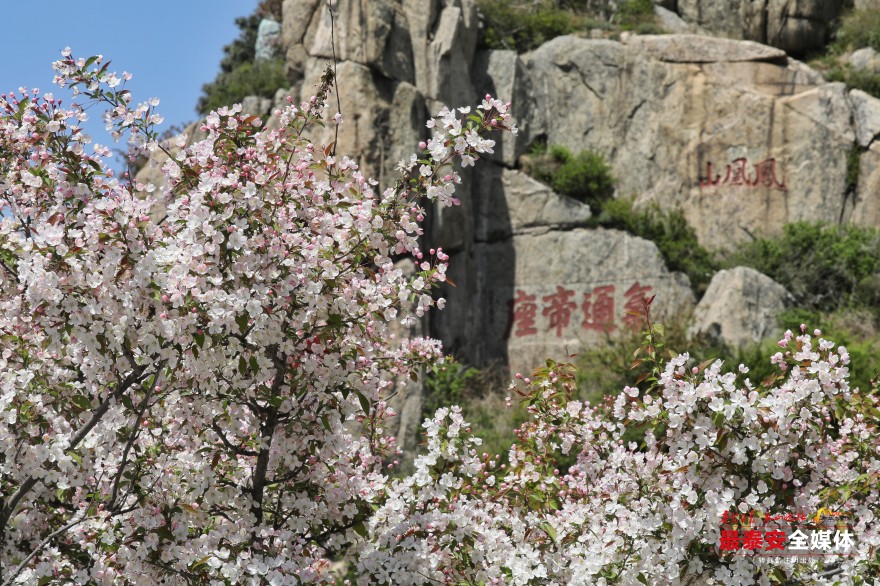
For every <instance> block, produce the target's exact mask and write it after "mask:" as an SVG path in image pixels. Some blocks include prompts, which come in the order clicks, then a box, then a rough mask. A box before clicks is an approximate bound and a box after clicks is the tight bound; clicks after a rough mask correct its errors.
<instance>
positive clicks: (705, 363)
mask: <svg viewBox="0 0 880 586" xmlns="http://www.w3.org/2000/svg"><path fill="white" fill-rule="evenodd" d="M713 362H715V359H714V358H710V359H708V360H704V361H702V362H701V363H699V364H698V365H697V371H698V372H703V371H704V370H705V369H706V367H707V366H709V365H710V364H712V363H713Z"/></svg>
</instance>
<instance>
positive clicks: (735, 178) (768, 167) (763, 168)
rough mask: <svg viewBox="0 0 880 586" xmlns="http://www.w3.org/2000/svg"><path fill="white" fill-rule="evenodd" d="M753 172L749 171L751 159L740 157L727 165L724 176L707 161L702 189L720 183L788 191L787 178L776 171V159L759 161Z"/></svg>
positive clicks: (701, 182)
mask: <svg viewBox="0 0 880 586" xmlns="http://www.w3.org/2000/svg"><path fill="white" fill-rule="evenodd" d="M752 171H753V173H749V161H748V159H746V158H743V157H740V158H738V159H734V160H733V161H732V162H731V163H730V164H729V165H727V171H726V173H725V175H724V178H723V179H722V178H721V174H720V173H715V172H714V169H713V165H712V162H711V161H708V162H707V163H706V176H705V177H702V178H700V189H705V188H710V187H718V186H719V185H730V186H742V187H753V188H759V187H763V188H768V189H778V190H780V191H788V186H787V185H786V184H785V179H784V178H783V179H780V178H779V177H778V176H777V173H776V159H774V158H772V157H771V158H769V159H764V160H763V161H761V162H759V163H754V164H752Z"/></svg>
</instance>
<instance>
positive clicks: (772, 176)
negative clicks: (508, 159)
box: [520, 35, 880, 249]
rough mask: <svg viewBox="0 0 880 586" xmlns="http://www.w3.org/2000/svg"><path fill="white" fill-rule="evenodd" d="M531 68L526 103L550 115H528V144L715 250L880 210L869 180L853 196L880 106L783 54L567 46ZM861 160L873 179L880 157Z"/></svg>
mask: <svg viewBox="0 0 880 586" xmlns="http://www.w3.org/2000/svg"><path fill="white" fill-rule="evenodd" d="M522 59H523V62H524V67H525V69H526V72H527V76H528V77H529V78H530V87H531V94H530V98H531V102H532V103H539V104H542V105H543V107H542V108H533V109H532V110H529V111H528V112H527V123H526V124H525V125H524V128H525V130H526V132H527V133H528V135H529V136H528V137H527V138H526V137H524V138H526V140H525V142H529V141H534V140H539V139H540V140H546V141H547V142H549V143H551V144H553V143H557V144H562V145H564V146H566V147H568V148H570V149H571V150H572V151H575V152H576V151H579V150H582V149H594V150H598V151H599V152H602V153H604V154H605V155H606V157H607V158H608V160H609V161H610V162H611V165H612V167H613V170H614V175H615V176H616V177H617V178H618V186H617V192H618V194H619V195H623V196H629V195H636V197H637V205H638V204H645V203H648V202H656V203H657V204H658V205H660V206H661V207H663V208H666V209H673V208H678V209H681V210H683V212H684V213H685V216H686V218H687V219H688V221H689V223H690V224H691V226H693V227H694V229H695V230H696V232H697V236H698V238H699V240H700V242H701V243H702V244H704V245H705V246H707V247H709V248H713V249H725V248H730V247H732V246H733V245H735V244H736V243H738V242H742V241H747V240H750V239H752V238H754V237H757V236H760V235H769V234H774V233H778V232H779V231H781V229H782V227H783V226H784V225H785V224H786V223H790V222H795V221H799V220H806V221H828V222H838V221H841V220H845V221H853V222H860V221H861V219H860V218H861V217H863V216H864V214H865V213H866V210H873V209H875V208H876V207H877V205H878V204H877V202H876V199H877V198H878V197H880V194H878V193H877V192H876V191H872V190H871V189H870V188H869V187H868V186H867V184H866V185H864V186H863V185H862V183H861V179H860V181H859V185H857V186H852V185H850V183H851V180H852V178H851V177H848V176H847V162H848V160H849V157H850V156H851V154H850V153H851V152H852V151H853V150H854V149H856V148H857V147H861V148H866V147H867V145H869V144H871V142H872V141H873V139H874V136H875V135H876V130H877V128H876V124H877V121H876V119H875V118H876V114H875V113H874V110H875V109H877V107H878V104H880V102H878V101H877V100H875V99H874V98H871V97H869V96H867V95H865V94H863V93H861V92H857V91H853V92H847V90H846V88H845V87H844V86H843V84H840V83H827V82H825V81H824V79H823V78H822V77H821V76H820V75H819V74H817V73H816V72H814V71H812V70H811V69H809V68H808V67H807V66H805V65H803V64H802V63H799V62H797V61H794V60H791V59H789V58H788V57H786V56H785V54H784V53H782V52H781V51H779V50H778V49H773V48H771V47H767V46H764V45H759V44H757V43H752V42H746V41H731V40H728V39H715V38H711V37H699V36H694V35H666V36H661V37H656V36H636V37H630V38H628V39H627V40H626V42H624V43H619V42H615V41H608V40H605V41H593V40H586V39H579V38H575V37H559V38H556V39H554V40H552V41H550V42H548V43H546V44H545V45H543V46H542V47H540V48H538V49H537V50H535V51H533V52H532V53H529V54H526V55H524V56H523V57H522ZM520 140H523V139H520ZM856 154H857V153H856ZM861 157H862V159H863V161H862V165H863V166H865V167H866V170H867V168H869V167H870V168H871V169H874V168H876V166H877V164H876V163H877V162H876V161H875V160H874V159H875V157H876V154H875V152H874V150H872V149H868V150H867V151H866V152H864V154H861Z"/></svg>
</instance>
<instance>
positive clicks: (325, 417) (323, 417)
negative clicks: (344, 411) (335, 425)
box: [321, 415, 333, 433]
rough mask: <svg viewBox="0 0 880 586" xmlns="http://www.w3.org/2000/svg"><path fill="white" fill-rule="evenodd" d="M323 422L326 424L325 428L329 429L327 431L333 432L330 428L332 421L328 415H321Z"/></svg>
mask: <svg viewBox="0 0 880 586" xmlns="http://www.w3.org/2000/svg"><path fill="white" fill-rule="evenodd" d="M321 423H322V424H323V425H324V429H326V430H327V433H332V431H333V430H332V429H331V428H330V422H329V421H328V420H327V416H326V415H321Z"/></svg>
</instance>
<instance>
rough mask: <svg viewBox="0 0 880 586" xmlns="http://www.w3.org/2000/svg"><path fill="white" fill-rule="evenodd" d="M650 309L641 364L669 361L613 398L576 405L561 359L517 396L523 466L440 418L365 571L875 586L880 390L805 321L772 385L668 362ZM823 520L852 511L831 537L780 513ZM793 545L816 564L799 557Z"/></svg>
mask: <svg viewBox="0 0 880 586" xmlns="http://www.w3.org/2000/svg"><path fill="white" fill-rule="evenodd" d="M649 308H650V302H649V303H648V305H647V306H646V307H645V309H644V316H645V318H646V322H647V323H646V326H647V330H646V331H647V333H646V339H645V343H644V346H643V347H642V348H641V350H640V355H639V357H638V358H637V360H636V364H645V363H647V364H649V365H651V366H652V368H651V370H650V371H649V372H648V373H646V375H645V376H644V380H643V381H641V382H640V385H641V388H637V387H628V388H626V389H624V392H623V393H621V394H620V395H619V397H618V398H617V399H616V401H615V402H614V403H613V406H612V405H609V406H607V407H604V408H603V406H601V405H600V406H590V405H588V404H583V403H581V402H579V401H575V400H572V399H571V395H572V392H573V390H574V377H573V371H572V369H571V367H570V366H567V365H559V364H555V363H552V362H548V365H547V367H545V368H542V369H538V370H536V371H535V373H534V374H533V375H532V376H533V378H534V380H531V379H529V378H523V379H522V383H521V385H520V386H519V387H517V386H514V387H513V390H514V391H516V392H517V393H519V394H520V395H521V396H522V397H523V400H524V401H525V403H526V405H527V407H528V410H529V412H530V413H531V414H532V420H531V421H530V422H528V423H526V424H525V425H523V426H522V427H521V428H520V429H519V430H518V433H517V435H518V442H517V444H515V445H514V446H513V447H512V448H511V450H510V454H509V463H508V464H501V463H500V462H499V460H498V459H496V458H492V457H491V456H488V455H486V454H483V455H479V451H478V448H479V445H480V441H479V439H478V438H476V437H473V435H472V434H471V433H469V431H470V430H469V429H468V424H467V423H466V422H464V420H463V418H462V415H461V412H460V410H458V409H456V408H452V409H451V410H450V409H445V408H444V409H441V410H439V411H438V412H437V414H436V416H435V417H434V418H433V419H432V420H429V421H427V422H425V428H426V433H427V448H428V449H427V453H426V454H425V455H423V456H420V457H418V458H417V460H416V464H415V466H416V472H415V473H414V474H413V475H412V476H410V477H407V478H404V479H402V480H396V481H394V482H392V483H391V484H390V485H389V488H388V499H387V501H386V502H385V503H384V504H383V505H382V506H381V507H380V508H379V509H378V511H377V512H376V514H375V515H374V516H373V517H372V518H371V520H370V523H369V529H370V539H369V540H368V543H367V546H366V547H365V548H364V550H363V551H362V552H361V558H360V561H359V567H360V570H361V571H362V572H363V573H365V574H367V575H370V576H372V577H373V578H374V581H375V582H377V583H381V584H395V585H398V584H400V585H403V584H412V585H416V584H424V583H426V582H428V581H431V582H437V583H443V584H516V585H526V584H529V585H531V584H559V585H561V584H583V585H588V584H590V585H591V584H603V585H604V584H634V585H636V584H719V585H730V584H739V585H743V586H745V585H752V584H765V585H769V584H873V583H875V582H874V580H876V578H877V577H878V576H880V558H878V553H877V547H878V545H880V537H878V534H877V532H876V524H877V521H878V518H880V489H878V488H877V482H878V480H880V457H878V453H880V429H878V422H880V409H878V396H877V392H876V389H866V390H862V391H859V390H857V389H851V388H850V387H849V385H848V383H847V376H848V366H847V365H848V362H849V357H848V355H847V352H846V349H845V348H842V347H841V348H838V349H835V347H834V344H833V343H831V342H829V341H827V340H824V339H822V338H821V333H820V332H819V331H815V332H814V335H813V336H810V335H808V334H807V333H805V331H806V328H805V327H803V326H802V330H804V333H802V335H800V336H797V337H795V336H794V335H793V334H792V333H791V332H787V333H786V335H785V338H784V339H783V340H781V341H780V346H781V347H782V348H783V349H784V352H783V351H780V352H779V353H777V354H776V355H775V356H774V357H773V362H774V363H775V364H776V365H778V372H777V374H776V375H774V376H772V377H771V378H770V379H768V380H766V381H763V382H761V383H756V382H753V381H751V380H749V378H748V376H747V375H748V372H749V371H748V368H747V367H745V366H740V367H739V369H738V371H734V372H723V369H722V362H721V361H715V362H714V363H712V364H703V365H699V366H694V367H689V366H688V365H687V362H688V356H687V354H684V355H679V356H674V357H670V359H668V360H667V359H663V358H662V354H661V347H662V338H661V337H662V328H661V326H659V325H657V324H652V323H651V322H650V311H649ZM628 426H629V427H631V426H640V427H641V428H642V429H644V430H645V434H644V441H643V442H642V444H641V445H637V444H636V443H630V444H628V445H627V444H625V443H624V441H623V439H622V436H623V432H624V430H625V429H626V428H627V427H628ZM571 455H573V456H575V457H576V460H575V461H574V463H573V464H572V465H571V466H570V467H568V469H567V470H560V469H559V468H560V464H559V463H560V462H561V461H565V457H566V456H571ZM820 510H830V511H832V512H837V513H840V512H846V514H847V517H848V518H847V520H846V521H845V522H844V523H842V524H838V525H836V526H835V527H833V528H830V529H829V528H827V526H825V525H821V524H816V525H814V526H815V531H813V530H810V533H811V534H815V535H816V536H817V537H818V539H815V542H812V540H813V539H814V538H812V537H811V542H806V541H803V542H802V543H801V542H798V543H795V542H794V540H795V537H794V535H795V534H794V532H792V531H791V530H790V528H786V530H785V531H782V530H781V529H782V528H783V527H782V526H781V522H780V521H773V518H776V519H779V518H781V517H782V516H783V515H782V514H783V513H786V516H787V514H788V513H794V512H795V511H797V512H805V511H809V512H810V513H811V515H810V517H812V514H814V513H817V512H818V511H820ZM774 523H775V524H774ZM765 528H766V529H767V530H766V531H765V530H763V529H765ZM798 531H799V529H798ZM802 534H803V535H806V533H803V532H802ZM749 535H751V537H752V538H753V540H754V542H753V543H748V542H747V538H748V537H749ZM725 538H728V539H730V540H731V541H732V545H731V546H730V547H729V548H728V549H727V550H725V548H722V547H720V546H721V545H722V544H724V541H723V540H724V539H725ZM765 538H766V540H767V543H766V544H765V543H763V542H762V540H763V539H765ZM787 539H791V541H792V543H791V544H790V545H792V547H796V549H799V550H801V551H802V553H803V554H806V553H808V551H812V556H813V557H809V558H808V557H804V558H801V559H799V561H797V562H795V563H785V560H786V558H785V557H778V555H777V554H779V553H780V552H779V550H780V549H784V547H782V546H783V545H786V543H785V542H786V540H787ZM799 539H800V538H799ZM804 539H805V538H804ZM774 542H775V543H774ZM774 545H775V546H776V547H775V548H774ZM832 552H833V553H832ZM788 553H792V552H791V551H789V552H788ZM795 553H796V552H795Z"/></svg>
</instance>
